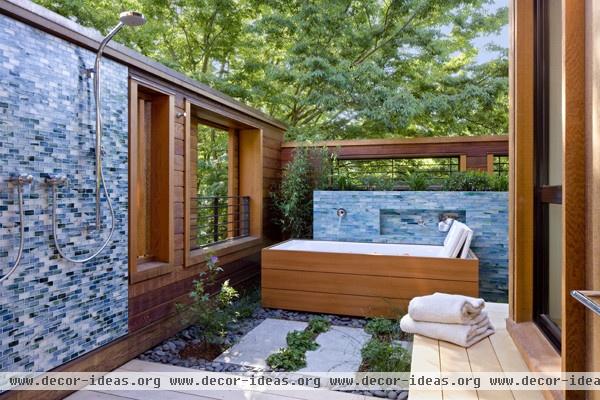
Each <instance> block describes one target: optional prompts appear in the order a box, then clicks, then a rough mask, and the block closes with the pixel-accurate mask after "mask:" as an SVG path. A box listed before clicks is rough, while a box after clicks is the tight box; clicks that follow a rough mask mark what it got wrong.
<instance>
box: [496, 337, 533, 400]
mask: <svg viewBox="0 0 600 400" xmlns="http://www.w3.org/2000/svg"><path fill="white" fill-rule="evenodd" d="M490 342H491V343H492V346H493V347H494V351H495V352H496V357H497V358H498V361H499V362H500V365H501V366H502V370H503V371H504V372H523V371H529V368H528V367H527V364H525V361H524V360H523V357H521V353H519V350H518V349H517V347H516V346H515V343H514V342H513V340H512V339H511V337H510V335H509V334H508V332H507V331H506V330H498V331H496V333H495V334H493V335H492V336H490ZM513 396H514V398H515V400H532V399H535V400H542V399H544V395H543V394H542V392H541V391H534V390H513Z"/></svg>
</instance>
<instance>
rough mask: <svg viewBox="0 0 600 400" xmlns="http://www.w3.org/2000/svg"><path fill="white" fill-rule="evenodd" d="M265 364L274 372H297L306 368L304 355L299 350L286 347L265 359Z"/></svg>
mask: <svg viewBox="0 0 600 400" xmlns="http://www.w3.org/2000/svg"><path fill="white" fill-rule="evenodd" d="M267 364H268V365H269V366H270V367H271V368H273V369H274V370H284V371H297V370H299V369H300V368H303V367H304V366H306V354H305V352H304V351H302V350H300V349H294V348H291V347H286V348H285V349H281V350H279V351H278V352H277V353H273V354H271V355H270V356H269V357H267Z"/></svg>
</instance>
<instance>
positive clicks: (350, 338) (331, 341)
mask: <svg viewBox="0 0 600 400" xmlns="http://www.w3.org/2000/svg"><path fill="white" fill-rule="evenodd" d="M370 338H371V335H369V334H368V333H365V331H364V330H362V329H360V328H350V327H346V326H332V327H331V329H329V330H328V331H327V332H324V333H321V334H320V335H319V336H317V343H318V344H319V345H320V346H319V348H318V349H317V350H315V351H308V352H307V353H306V367H305V368H302V369H301V370H300V371H298V372H356V371H358V368H359V367H360V363H361V361H362V357H361V355H360V351H361V349H362V348H363V346H364V345H365V344H366V343H367V342H368V341H369V339H370Z"/></svg>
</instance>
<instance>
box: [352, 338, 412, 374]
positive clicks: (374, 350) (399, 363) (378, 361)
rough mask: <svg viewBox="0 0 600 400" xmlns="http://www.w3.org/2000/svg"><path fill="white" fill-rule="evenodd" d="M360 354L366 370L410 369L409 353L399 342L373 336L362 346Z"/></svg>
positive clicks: (403, 370)
mask: <svg viewBox="0 0 600 400" xmlns="http://www.w3.org/2000/svg"><path fill="white" fill-rule="evenodd" d="M361 355H362V359H363V366H364V367H365V369H366V371H368V372H408V371H410V353H409V352H408V351H407V350H406V349H405V348H403V347H402V346H400V345H399V344H394V343H390V342H387V341H384V340H380V339H378V338H374V339H371V340H370V341H369V342H368V343H367V344H366V345H365V346H364V347H363V348H362V350H361Z"/></svg>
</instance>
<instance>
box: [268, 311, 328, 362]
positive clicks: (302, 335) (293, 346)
mask: <svg viewBox="0 0 600 400" xmlns="http://www.w3.org/2000/svg"><path fill="white" fill-rule="evenodd" d="M330 327H331V324H330V323H329V321H327V320H326V319H325V318H323V317H313V318H311V319H310V321H308V326H307V327H306V329H304V330H303V331H292V332H290V333H288V334H287V336H286V342H287V345H288V347H286V348H284V349H280V350H279V351H278V352H276V353H273V354H271V355H269V357H267V360H266V361H267V364H268V365H269V366H270V367H271V368H273V369H276V370H284V371H297V370H299V369H300V368H303V367H305V366H306V352H307V351H311V350H316V349H318V348H319V344H318V343H317V342H316V341H315V339H316V338H317V336H319V334H320V333H323V332H327V331H328V330H329V328H330Z"/></svg>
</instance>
